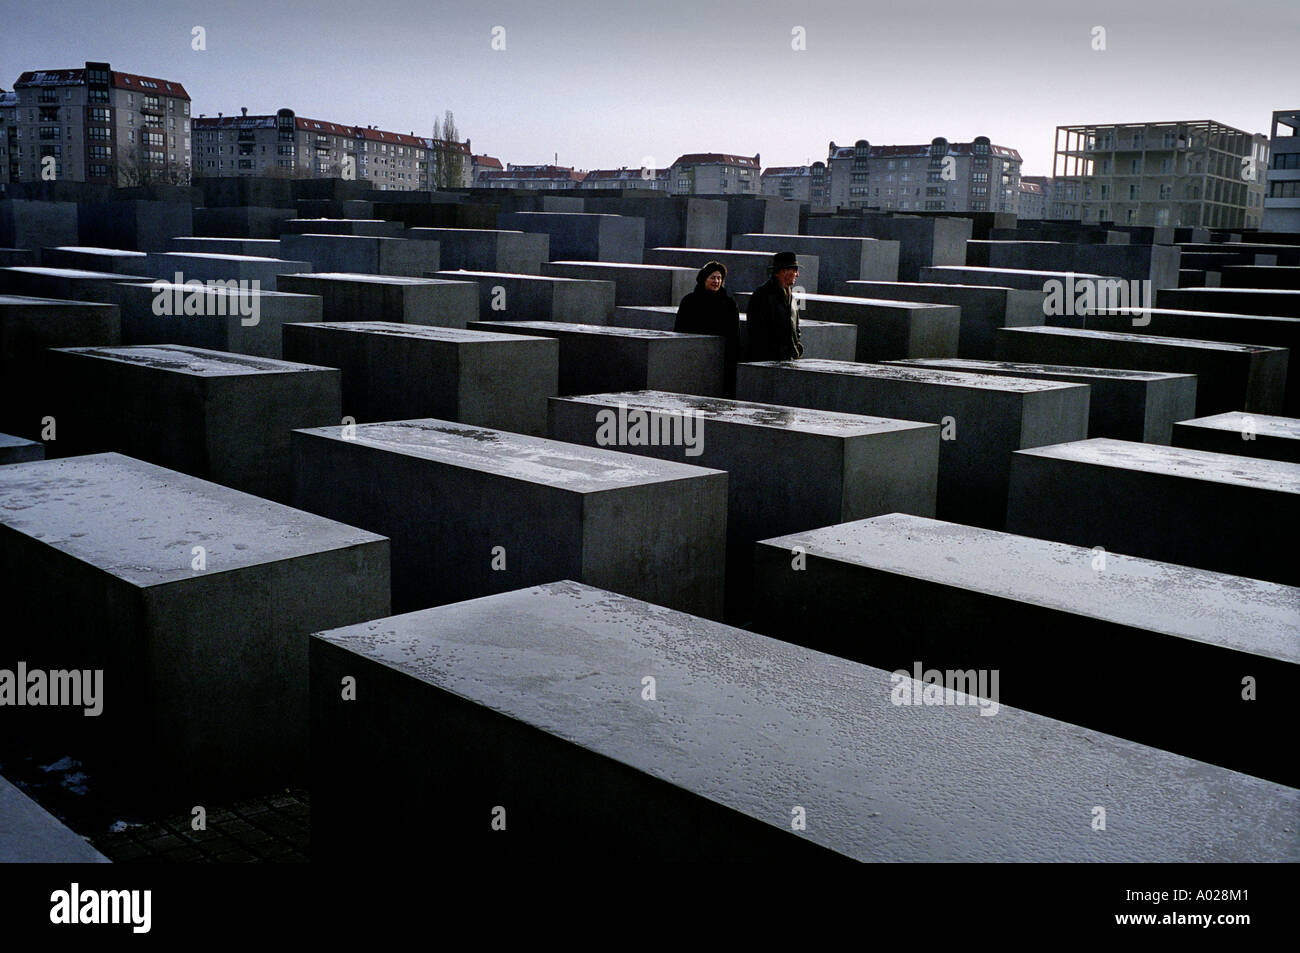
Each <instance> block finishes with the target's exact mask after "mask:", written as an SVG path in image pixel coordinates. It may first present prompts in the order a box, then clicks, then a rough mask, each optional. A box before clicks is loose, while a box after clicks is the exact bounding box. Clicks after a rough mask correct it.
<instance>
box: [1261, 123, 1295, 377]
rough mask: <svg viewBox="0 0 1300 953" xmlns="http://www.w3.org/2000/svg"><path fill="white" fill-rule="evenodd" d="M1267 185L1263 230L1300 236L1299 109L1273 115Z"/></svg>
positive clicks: (1262, 221)
mask: <svg viewBox="0 0 1300 953" xmlns="http://www.w3.org/2000/svg"><path fill="white" fill-rule="evenodd" d="M1265 185H1266V187H1267V190H1266V191H1265V193H1264V216H1263V218H1262V219H1261V220H1260V221H1261V227H1262V228H1263V229H1264V230H1265V231H1270V232H1300V109H1283V110H1280V111H1278V112H1275V113H1273V128H1272V131H1271V132H1270V133H1269V162H1268V178H1267V181H1266V183H1265ZM1296 359H1297V360H1300V358H1296Z"/></svg>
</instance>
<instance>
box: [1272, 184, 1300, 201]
mask: <svg viewBox="0 0 1300 953" xmlns="http://www.w3.org/2000/svg"><path fill="white" fill-rule="evenodd" d="M1268 197H1269V198H1271V199H1296V198H1300V182H1270V183H1269V185H1268Z"/></svg>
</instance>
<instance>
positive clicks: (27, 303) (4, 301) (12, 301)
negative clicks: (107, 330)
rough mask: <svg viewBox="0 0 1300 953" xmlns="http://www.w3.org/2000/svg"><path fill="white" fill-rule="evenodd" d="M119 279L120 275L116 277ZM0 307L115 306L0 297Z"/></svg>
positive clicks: (100, 303)
mask: <svg viewBox="0 0 1300 953" xmlns="http://www.w3.org/2000/svg"><path fill="white" fill-rule="evenodd" d="M118 277H119V278H120V277H121V275H118ZM0 305H21V306H23V307H40V306H42V305H43V306H45V307H55V308H66V307H68V306H72V305H75V306H76V307H78V308H116V307H117V305H115V304H108V303H106V302H103V301H76V300H73V299H70V298H36V297H32V296H30V295H0Z"/></svg>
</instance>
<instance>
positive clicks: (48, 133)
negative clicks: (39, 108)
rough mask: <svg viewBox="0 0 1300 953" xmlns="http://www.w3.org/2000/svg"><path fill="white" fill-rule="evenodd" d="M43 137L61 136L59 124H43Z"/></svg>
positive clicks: (56, 137) (55, 137) (54, 137)
mask: <svg viewBox="0 0 1300 953" xmlns="http://www.w3.org/2000/svg"><path fill="white" fill-rule="evenodd" d="M41 138H42V139H58V138H59V127H58V126H41Z"/></svg>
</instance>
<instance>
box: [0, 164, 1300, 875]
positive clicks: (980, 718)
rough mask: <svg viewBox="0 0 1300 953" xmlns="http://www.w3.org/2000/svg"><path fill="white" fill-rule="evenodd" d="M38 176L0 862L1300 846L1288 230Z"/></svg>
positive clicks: (25, 223) (1068, 857)
mask: <svg viewBox="0 0 1300 953" xmlns="http://www.w3.org/2000/svg"><path fill="white" fill-rule="evenodd" d="M13 189H14V190H13V191H11V192H10V195H11V196H13V197H11V198H7V199H5V200H3V201H0V246H8V247H0V360H2V361H3V372H2V373H0V390H2V391H3V393H2V394H0V431H3V432H4V435H0V464H3V466H0V603H2V604H3V605H4V612H5V618H6V626H5V628H6V636H5V639H4V642H3V654H0V704H2V705H4V706H5V710H4V712H3V717H4V719H5V726H6V730H5V732H4V733H3V736H0V774H4V775H7V776H8V778H9V780H7V781H6V780H5V779H4V778H2V777H0V859H5V860H31V861H53V860H87V859H104V855H103V853H101V852H100V850H97V847H103V846H104V845H105V844H106V843H108V840H106V838H107V837H108V835H110V834H112V833H113V832H115V831H116V832H120V831H121V829H122V828H123V827H125V826H129V825H136V824H150V823H154V822H157V821H158V819H160V818H166V817H183V818H186V819H188V818H189V817H191V816H194V817H199V816H200V814H201V813H202V814H203V815H206V814H207V813H208V812H212V813H213V814H214V815H215V814H217V813H218V812H220V811H223V810H225V808H227V807H229V806H231V805H237V804H247V803H250V802H249V799H259V798H260V799H263V800H262V801H260V802H258V803H261V804H263V805H264V806H263V807H262V808H261V809H260V810H262V811H264V812H265V811H268V810H269V811H270V812H271V814H273V815H275V816H277V817H279V816H280V814H283V818H282V820H283V823H284V824H290V823H292V822H293V821H294V818H297V817H298V816H299V815H300V814H301V813H302V812H303V811H305V808H303V807H301V805H302V804H305V803H306V799H307V798H309V800H310V813H311V818H310V856H311V857H312V858H317V859H330V860H336V859H342V858H354V859H376V858H379V857H395V856H410V855H412V854H413V852H414V853H415V854H416V855H419V854H420V853H423V852H425V851H430V852H434V853H430V854H427V855H426V856H437V857H439V858H441V859H446V858H454V857H465V858H474V859H480V860H524V859H545V860H556V859H565V858H592V857H611V856H617V857H619V858H621V859H624V860H626V859H627V858H629V857H638V856H639V857H646V858H654V859H668V860H697V859H706V860H739V859H765V858H790V859H818V858H828V857H834V856H836V855H840V856H845V857H849V858H855V859H859V860H915V861H934V860H970V861H1044V860H1045V861H1243V860H1250V861H1260V860H1289V861H1296V860H1300V835H1297V833H1296V824H1295V818H1296V812H1297V809H1298V808H1300V790H1297V788H1298V787H1300V766H1298V764H1297V761H1296V759H1295V757H1294V755H1293V754H1291V755H1288V754H1287V752H1288V751H1290V750H1291V746H1290V744H1289V743H1288V742H1287V738H1289V737H1290V736H1291V730H1290V726H1291V725H1292V724H1293V719H1292V718H1291V717H1289V716H1290V711H1289V709H1288V704H1289V702H1290V701H1291V700H1292V699H1294V698H1295V697H1298V696H1297V692H1298V691H1300V588H1297V587H1300V560H1297V559H1296V558H1295V554H1294V543H1295V540H1296V539H1297V538H1300V420H1298V419H1296V418H1297V417H1300V384H1298V383H1296V382H1295V381H1294V380H1293V378H1294V377H1295V375H1296V374H1297V373H1300V372H1298V371H1297V370H1296V368H1295V364H1294V362H1291V363H1290V364H1289V363H1288V359H1289V357H1290V355H1291V354H1292V353H1293V351H1294V349H1295V348H1296V347H1297V346H1298V345H1300V234H1281V233H1269V234H1265V233H1258V232H1244V233H1225V232H1219V231H1209V230H1206V229H1198V228H1137V227H1121V226H1116V225H1106V224H1102V225H1082V224H1073V223H1063V222H1024V221H1022V222H1017V221H1016V219H1015V217H1014V216H1010V215H1005V214H998V213H971V214H963V215H949V216H944V215H910V216H909V215H895V214H886V213H877V212H870V211H868V212H860V211H855V212H839V213H828V214H822V213H819V212H817V211H812V210H810V209H809V208H808V206H806V205H803V206H801V205H800V204H798V203H795V202H790V201H785V200H779V199H760V198H753V197H740V196H718V197H716V198H694V197H689V198H688V197H675V198H669V197H665V196H663V195H657V194H656V195H647V194H645V193H640V194H638V193H637V192H634V191H628V192H626V193H621V194H620V193H613V194H612V195H610V196H607V197H602V198H592V197H590V196H586V197H584V196H583V195H580V194H577V193H574V194H565V193H548V194H546V195H539V194H536V193H532V194H525V193H522V192H520V193H513V192H510V193H507V192H502V191H499V190H497V191H492V192H490V193H489V192H484V191H465V192H457V193H433V194H430V193H392V192H377V191H372V190H370V189H369V187H368V184H367V183H364V182H356V181H343V180H334V181H329V180H314V181H298V182H295V181H291V180H274V179H266V180H262V179H242V180H237V179H220V180H206V181H200V182H199V183H198V184H196V185H195V186H193V187H187V188H176V187H151V188H144V189H134V190H121V191H119V193H117V195H116V196H112V195H109V194H107V193H104V192H103V190H99V191H96V192H94V193H93V194H92V193H91V192H89V191H87V192H84V194H83V193H82V192H80V191H78V187H76V186H72V185H66V186H61V187H60V188H59V189H57V190H53V191H51V190H49V189H48V188H47V190H46V191H45V192H43V193H40V192H38V191H37V190H36V187H31V189H32V192H31V193H30V194H31V197H23V195H24V194H25V193H22V192H21V189H22V187H21V186H14V187H13ZM777 251H793V252H795V253H796V254H797V255H798V256H799V264H800V274H799V279H798V288H797V289H796V300H797V302H798V304H799V306H800V308H801V311H800V315H801V328H802V337H803V344H804V348H805V353H804V355H803V357H802V358H801V359H799V360H797V361H787V362H759V363H745V362H742V363H741V364H740V365H739V368H738V370H737V372H736V375H735V376H736V380H735V393H734V396H733V395H729V394H727V392H726V387H727V384H726V377H725V375H724V364H723V362H724V343H723V339H722V338H721V337H713V336H704V335H688V334H678V333H675V332H674V331H673V330H672V328H673V326H674V319H675V315H676V308H677V305H678V303H679V302H680V300H681V299H682V297H683V296H684V295H686V294H687V293H688V292H690V291H691V290H692V289H693V288H694V286H695V280H696V272H697V269H699V268H700V267H701V266H702V265H703V264H704V263H705V262H707V261H709V260H716V261H719V262H722V263H723V264H725V265H726V267H727V270H728V271H727V284H726V287H727V290H728V291H729V292H730V293H731V294H733V295H734V296H735V297H736V298H737V301H738V303H739V305H740V311H741V313H742V317H743V314H744V311H745V308H746V304H747V301H748V297H749V293H750V292H752V291H754V289H755V288H757V287H758V286H759V285H760V284H761V283H762V282H763V281H764V280H765V279H766V278H767V276H768V271H769V265H770V262H771V259H772V255H773V253H774V252H777ZM744 327H745V324H744V322H743V320H742V331H741V335H742V342H741V343H742V348H743V346H744V338H745V331H744ZM96 709H97V710H96ZM59 765H62V766H63V768H64V769H68V768H69V766H71V767H72V768H73V769H75V779H74V783H73V784H72V787H74V788H75V789H76V790H77V796H76V797H72V796H70V795H68V794H67V788H68V786H69V785H68V783H67V777H68V771H67V770H65V771H64V775H63V777H64V783H63V784H62V785H59V784H52V783H51V784H46V785H42V784H40V783H37V781H38V780H39V777H40V776H41V772H43V771H44V772H46V773H49V772H55V773H56V775H57V772H58V770H59V768H58V766H59ZM23 790H26V791H28V792H29V793H30V794H31V795H33V796H34V797H35V799H36V800H33V799H32V797H29V796H28V794H24V793H22V792H23ZM286 791H288V792H301V801H300V800H295V799H294V798H295V797H298V795H293V796H291V797H290V799H289V800H274V798H276V797H282V796H283V794H284V792H286ZM277 792H279V793H278V794H277ZM268 798H269V799H272V800H266V799H268ZM37 801H40V802H41V803H40V804H38V803H37ZM265 805H271V806H270V807H267V806H265ZM200 808H202V812H200V810H199V809H200ZM277 812H280V813H277ZM295 812H297V813H295ZM56 814H57V815H58V816H57V817H56V816H55V815H56ZM224 816H226V817H228V818H235V819H236V820H239V819H241V818H243V816H244V815H243V814H240V813H239V812H238V811H236V812H233V813H232V812H229V811H227V812H226V814H225V815H224ZM403 817H405V818H426V819H427V818H455V819H457V821H456V823H441V822H429V823H412V824H409V825H406V826H401V827H400V834H399V829H397V828H395V829H394V830H393V831H391V832H390V833H389V834H387V835H385V836H376V837H359V836H357V834H356V832H357V831H358V830H363V829H367V828H374V827H375V826H377V825H379V823H380V822H379V820H378V819H385V818H387V819H392V818H403ZM385 823H388V824H390V825H391V824H398V823H399V822H397V821H391V822H385ZM245 826H247V825H245ZM193 829H194V830H195V831H199V830H201V826H200V825H198V824H197V823H196V824H195V825H194V828H193ZM395 835H399V836H395ZM272 836H273V835H272V834H267V835H266V837H268V838H270V837H272ZM195 837H196V838H197V837H198V835H197V834H196V835H195ZM165 839H169V840H168V845H169V847H174V846H175V845H177V844H180V845H181V847H184V846H185V844H186V842H187V833H186V831H185V828H184V826H183V825H181V826H174V830H173V833H169V834H168V836H167V838H165ZM291 848H292V845H290V844H289V842H288V841H285V843H284V845H282V846H281V848H280V849H279V850H278V851H272V852H270V853H268V854H266V856H267V857H271V856H272V855H275V854H277V853H278V854H279V855H280V856H279V859H294V858H298V859H302V857H303V854H304V852H303V851H298V852H297V853H294V851H293V850H292V849H291ZM104 850H105V852H108V853H110V854H111V851H108V850H107V848H104ZM177 850H180V848H177ZM160 852H161V853H165V852H163V851H161V850H160ZM138 855H139V851H138V850H137V851H136V852H135V853H134V854H133V855H132V857H136V856H138ZM195 856H196V855H195V852H194V851H193V850H192V849H191V850H188V851H182V852H180V853H177V854H176V856H175V857H168V856H163V857H162V858H161V859H192V858H193V857H195ZM203 856H204V857H205V858H206V859H212V856H213V855H212V854H211V853H210V852H205V853H203ZM240 856H241V858H244V859H246V858H247V854H244V853H242V852H241V854H240ZM153 859H159V858H157V857H155V858H153ZM216 859H221V858H220V857H217V858H216Z"/></svg>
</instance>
